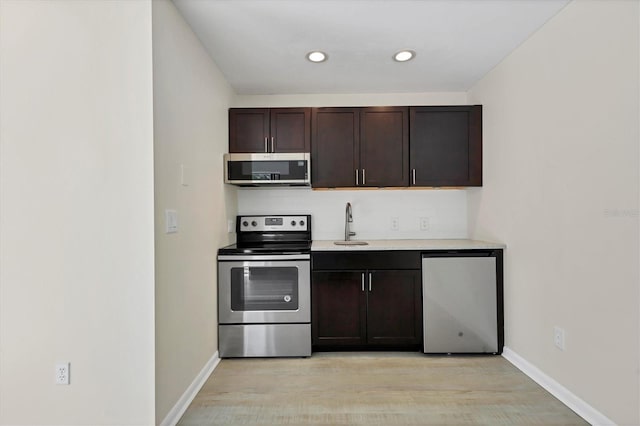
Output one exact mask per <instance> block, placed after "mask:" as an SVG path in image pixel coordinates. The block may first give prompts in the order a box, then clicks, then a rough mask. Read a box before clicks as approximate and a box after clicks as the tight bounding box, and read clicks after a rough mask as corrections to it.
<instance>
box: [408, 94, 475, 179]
mask: <svg viewBox="0 0 640 426" xmlns="http://www.w3.org/2000/svg"><path fill="white" fill-rule="evenodd" d="M409 110H410V139H411V143H410V163H411V164H410V168H411V175H412V178H411V184H412V185H416V186H482V106H480V105H476V106H461V107H412V108H410V109H409ZM414 177H415V179H414Z"/></svg>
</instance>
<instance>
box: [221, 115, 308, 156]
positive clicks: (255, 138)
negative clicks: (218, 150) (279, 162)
mask: <svg viewBox="0 0 640 426" xmlns="http://www.w3.org/2000/svg"><path fill="white" fill-rule="evenodd" d="M310 146H311V109H310V108H231V109H230V110H229V152H254V153H256V152H310Z"/></svg>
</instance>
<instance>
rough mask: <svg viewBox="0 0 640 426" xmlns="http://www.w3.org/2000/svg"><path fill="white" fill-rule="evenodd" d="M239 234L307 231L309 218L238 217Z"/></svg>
mask: <svg viewBox="0 0 640 426" xmlns="http://www.w3.org/2000/svg"><path fill="white" fill-rule="evenodd" d="M237 220H238V223H239V224H240V232H263V231H307V230H308V229H309V216H286V215H285V216H238V218H237Z"/></svg>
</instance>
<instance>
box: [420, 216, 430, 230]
mask: <svg viewBox="0 0 640 426" xmlns="http://www.w3.org/2000/svg"><path fill="white" fill-rule="evenodd" d="M420 230H421V231H428V230H429V218H428V217H421V218H420Z"/></svg>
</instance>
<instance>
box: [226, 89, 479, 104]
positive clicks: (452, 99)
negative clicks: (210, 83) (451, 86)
mask: <svg viewBox="0 0 640 426" xmlns="http://www.w3.org/2000/svg"><path fill="white" fill-rule="evenodd" d="M466 103H467V93H466V92H440V93H436V92H425V93H352V94H326V95H320V94H309V95H304V94H302V95H238V96H236V97H235V99H234V101H233V105H232V106H233V107H236V108H266V107H339V106H347V107H348V106H353V107H357V106H403V105H409V106H413V105H466Z"/></svg>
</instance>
